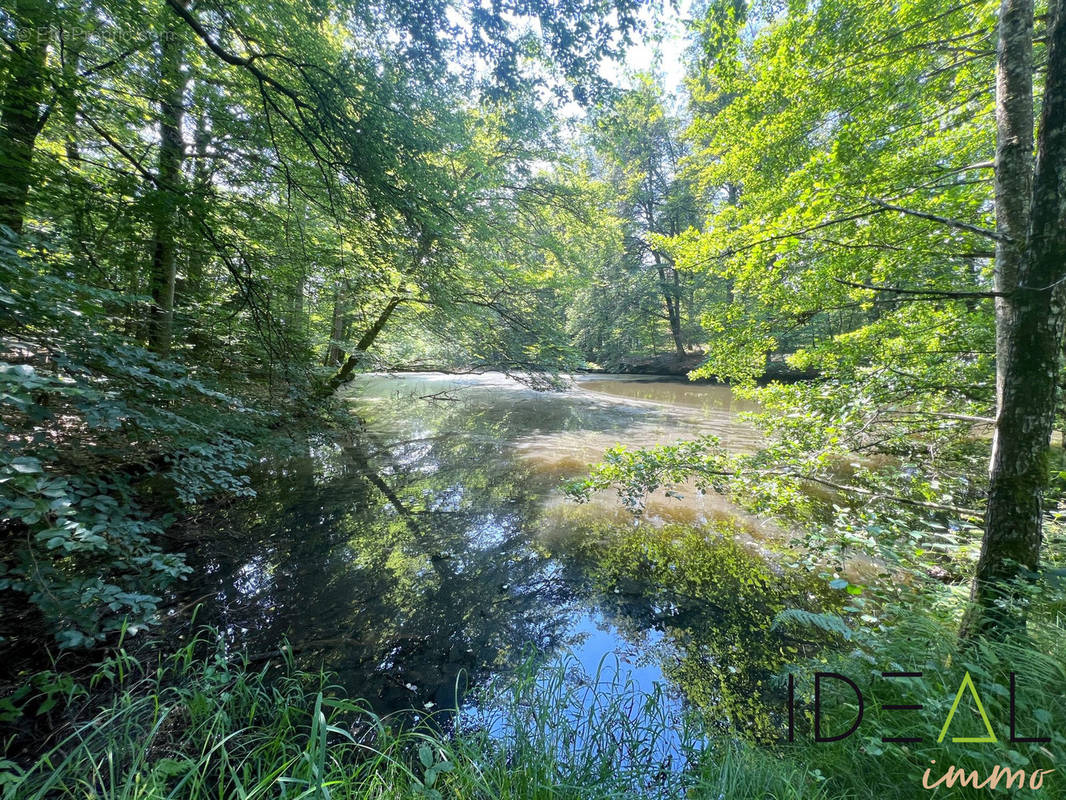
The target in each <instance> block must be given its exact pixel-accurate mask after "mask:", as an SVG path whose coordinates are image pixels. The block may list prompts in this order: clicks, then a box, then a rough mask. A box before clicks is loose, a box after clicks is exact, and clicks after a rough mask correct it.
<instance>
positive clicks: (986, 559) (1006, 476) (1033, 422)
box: [963, 0, 1066, 635]
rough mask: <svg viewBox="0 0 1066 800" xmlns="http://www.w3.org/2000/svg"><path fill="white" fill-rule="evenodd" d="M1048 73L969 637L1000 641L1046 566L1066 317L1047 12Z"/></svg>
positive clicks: (1057, 61)
mask: <svg viewBox="0 0 1066 800" xmlns="http://www.w3.org/2000/svg"><path fill="white" fill-rule="evenodd" d="M1048 16H1049V23H1048V36H1047V38H1048V65H1047V72H1046V75H1047V77H1046V81H1045V86H1044V101H1043V112H1042V115H1041V120H1040V138H1039V141H1038V143H1037V162H1036V172H1035V175H1034V178H1033V184H1032V200H1031V209H1032V222H1031V225H1030V229H1029V246H1028V250H1027V252H1026V254H1025V257H1024V258H1023V259H1022V260H1021V262H1020V265H1019V266H1020V269H1019V272H1018V276H1017V277H1018V281H1017V282H1018V285H1017V289H1016V290H1015V293H1014V303H1013V312H1012V316H1011V325H1010V332H1009V352H1008V359H1007V365H1006V370H1005V374H1004V376H1003V401H1002V404H1001V407H1000V411H999V414H998V417H997V422H996V428H997V432H998V434H999V437H998V438H999V446H998V448H997V449H996V452H995V457H994V459H993V461H992V471H991V480H990V483H989V490H988V509H987V512H986V516H985V534H984V541H983V542H982V545H981V556H980V559H979V561H978V564H977V574H976V577H975V579H974V586H973V593H972V599H973V601H974V602H973V605H972V606H971V610H970V613H969V616H968V619H967V620H966V624H965V625H964V629H963V632H964V634H965V635H972V634H975V633H995V634H997V635H1003V633H1004V632H1006V631H1009V630H1010V629H1011V628H1013V627H1016V626H1018V625H1019V624H1024V611H1023V610H1022V607H1021V606H1019V605H1016V604H1017V603H1020V602H1021V601H1022V600H1023V598H1022V597H1021V596H1020V595H1019V593H1018V592H1017V591H1016V590H1015V588H1014V586H1015V585H1016V584H1015V583H1014V582H1015V581H1016V580H1017V579H1019V578H1025V577H1026V575H1027V574H1028V573H1030V572H1033V571H1035V570H1036V569H1037V568H1038V567H1039V564H1040V548H1041V542H1042V527H1041V523H1042V516H1043V515H1042V511H1043V509H1042V499H1043V492H1044V490H1045V488H1046V487H1047V482H1048V469H1049V457H1050V452H1051V432H1052V429H1053V427H1054V423H1055V408H1056V403H1055V393H1056V390H1057V388H1058V374H1059V352H1060V349H1061V347H1062V337H1063V330H1064V323H1066V315H1064V301H1066V184H1064V180H1066V18H1064V15H1063V0H1052V2H1051V3H1050V5H1049V9H1048Z"/></svg>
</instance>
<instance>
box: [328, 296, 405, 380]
mask: <svg viewBox="0 0 1066 800" xmlns="http://www.w3.org/2000/svg"><path fill="white" fill-rule="evenodd" d="M402 299H403V298H401V297H393V298H391V299H390V300H389V302H388V303H387V304H386V306H385V308H384V309H383V310H382V312H381V313H380V314H379V315H378V318H377V319H376V320H374V324H373V325H371V326H370V328H369V329H368V330H367V332H366V333H364V334H363V336H362V338H361V339H360V340H359V341H358V342H357V343H356V345H355V350H353V351H352V354H351V355H350V356H348V359H347V360H346V361H345V362H344V364H343V365H342V366H341V368H340V369H339V370H337V373H336V374H335V375H334V376H333V377H332V378H330V379H329V383H328V384H327V385H328V386H329V388H330V389H331V390H334V389H336V388H337V387H339V386H340V385H341V384H343V383H347V382H348V381H350V380H351V379H352V373H353V372H354V371H355V368H356V367H357V366H359V362H360V361H362V360H363V356H364V355H366V351H367V350H369V349H370V346H371V345H372V344H374V340H375V339H377V338H378V334H380V333H381V331H382V329H383V328H384V327H385V323H386V322H388V321H389V317H391V316H392V312H393V311H395V310H396V307H397V306H398V305H400V302H401V301H402Z"/></svg>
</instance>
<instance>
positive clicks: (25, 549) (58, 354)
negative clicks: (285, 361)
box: [0, 243, 264, 647]
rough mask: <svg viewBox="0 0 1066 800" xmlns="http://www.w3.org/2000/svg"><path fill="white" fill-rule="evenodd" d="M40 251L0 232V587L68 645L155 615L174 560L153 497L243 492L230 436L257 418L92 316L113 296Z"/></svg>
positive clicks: (245, 455) (239, 435)
mask: <svg viewBox="0 0 1066 800" xmlns="http://www.w3.org/2000/svg"><path fill="white" fill-rule="evenodd" d="M50 258H53V256H52V255H51V254H49V253H47V252H44V251H41V252H38V253H36V254H28V255H27V256H23V255H20V254H19V253H17V252H16V251H15V248H14V245H12V244H10V243H6V244H3V245H0V275H2V279H0V284H2V288H0V325H2V328H3V332H4V334H5V337H6V338H5V345H6V356H7V358H8V359H10V360H9V361H6V362H4V363H2V364H0V381H2V386H3V391H2V395H0V400H2V406H0V425H2V428H0V431H2V433H3V434H4V436H5V439H6V446H5V452H4V455H3V457H2V459H0V509H2V515H3V518H4V523H3V530H4V543H3V551H4V556H5V564H4V565H3V566H2V567H0V569H2V577H0V591H3V592H4V594H5V595H6V596H7V598H8V599H6V600H5V603H7V602H14V601H15V598H16V597H22V598H25V599H28V600H29V602H30V603H32V604H33V605H34V606H35V607H36V608H37V610H38V611H39V612H40V613H41V614H42V615H43V618H44V620H45V623H46V626H47V627H48V629H50V630H51V631H52V632H53V633H54V634H55V636H56V638H57V640H58V641H59V643H60V645H61V646H62V647H82V646H87V645H91V644H93V643H95V642H98V641H100V640H102V639H104V638H105V637H106V636H108V635H110V634H113V633H114V632H116V631H118V630H119V629H121V628H122V627H123V625H128V626H129V627H130V629H131V630H133V631H136V630H137V629H138V628H140V627H143V626H144V625H145V624H147V623H148V622H150V621H151V620H153V619H154V617H155V613H156V610H157V606H158V603H159V600H160V595H161V593H162V591H163V590H164V589H165V587H166V586H167V585H168V584H169V583H170V582H171V581H173V580H174V579H176V578H179V577H181V576H182V575H183V574H184V573H186V572H187V571H188V569H187V568H186V567H185V566H184V563H183V560H182V558H181V557H180V556H179V555H176V554H168V553H164V552H163V550H161V549H160V547H159V546H158V544H157V540H158V537H159V535H160V534H161V533H162V532H163V530H164V528H165V527H166V525H167V524H168V523H169V519H168V518H167V517H166V516H161V515H160V514H159V513H158V512H155V513H153V508H152V505H153V504H158V503H159V502H160V500H161V498H165V497H167V496H168V495H169V494H171V493H173V495H174V496H175V497H176V499H177V500H178V501H180V502H183V503H194V502H197V501H198V500H201V499H204V498H206V497H209V496H211V495H212V494H215V493H219V492H226V493H230V494H238V495H239V494H248V493H250V491H251V490H250V488H249V485H248V478H247V476H246V473H245V471H244V470H245V468H246V467H247V466H248V463H249V448H250V446H251V445H250V442H249V440H248V439H247V438H244V437H247V436H249V435H250V432H251V431H252V430H253V428H254V426H255V425H256V424H261V422H260V421H261V420H262V419H263V418H264V417H263V414H262V413H261V412H256V411H253V410H252V409H251V408H249V407H247V406H245V405H244V403H243V402H241V401H240V400H238V399H237V398H236V397H235V396H231V395H228V394H225V393H223V392H222V391H220V390H219V389H218V388H216V386H217V384H216V382H215V379H214V377H213V376H212V375H211V374H210V372H209V371H207V370H203V369H199V370H195V369H190V368H188V367H185V366H183V365H181V364H179V363H176V362H173V361H168V360H164V359H161V358H159V357H158V356H156V355H154V354H152V353H149V352H148V351H146V350H143V349H141V348H138V347H135V346H132V345H129V344H127V343H125V342H124V340H123V339H122V337H121V336H119V335H117V333H115V332H113V331H111V330H108V328H107V326H106V325H101V320H102V319H106V313H107V308H108V306H109V305H111V304H113V303H115V302H116V300H117V298H116V297H115V296H114V295H113V294H112V293H110V292H106V291H100V290H95V289H92V288H91V287H87V286H85V285H82V284H79V283H75V282H73V281H69V280H64V279H62V278H59V277H56V276H55V275H52V274H49V272H47V271H46V269H47V265H48V263H49V259H50ZM12 362H16V363H12ZM17 362H21V363H17ZM153 477H158V478H159V479H161V481H162V482H161V483H158V484H157V485H155V486H152V485H151V483H152V482H151V479H152V478H153ZM146 503H147V504H146Z"/></svg>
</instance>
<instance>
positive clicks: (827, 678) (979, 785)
mask: <svg viewBox="0 0 1066 800" xmlns="http://www.w3.org/2000/svg"><path fill="white" fill-rule="evenodd" d="M881 677H882V678H883V679H884V680H886V681H893V680H901V679H902V680H911V681H914V680H917V681H921V680H922V677H923V673H921V672H882V673H881ZM831 681H835V682H837V684H838V685H841V684H842V685H843V686H845V687H847V688H848V689H850V690H851V692H853V693H854V695H855V701H856V709H857V713H856V716H855V718H854V720H852V721H851V725H850V727H848V728H847V729H846V730H844V731H842V732H829V731H826V730H825V725H824V717H823V708H824V698H823V686H824V685H826V684H827V683H828V682H831ZM1017 694H1018V678H1017V675H1016V674H1015V673H1014V672H1011V673H1010V689H1009V693H1008V697H1009V713H1008V720H1007V734H1008V735H1007V737H1006V739H1005V741H1006V742H1007V743H1009V744H1019V743H1029V744H1046V743H1048V742H1050V741H1051V739H1050V738H1049V737H1046V736H1022V735H1020V734H1019V732H1018V727H1019V726H1018V719H1017V717H1018V713H1017V709H1018V705H1017ZM966 697H969V699H970V701H971V702H972V705H973V707H974V708H975V709H976V711H977V716H978V717H979V718H980V722H981V726H982V728H983V732H982V734H981V735H977V736H974V735H965V736H963V735H953V736H952V735H950V733H951V730H952V722H953V721H954V720H955V719H956V714H957V712H958V711H959V706H960V705H961V704H962V702H963V699H964V698H966ZM923 708H924V706H923V705H922V704H916V703H883V704H881V705H880V706H879V710H880V711H882V712H892V713H893V714H894V713H897V712H901V713H905V712H911V713H914V712H920V711H922V710H923ZM865 712H866V699H865V698H864V696H863V693H862V690H861V689H859V687H858V685H857V684H856V683H855V681H853V680H852V679H851V678H849V677H847V676H846V675H841V674H840V673H839V672H815V673H814V715H813V725H812V733H813V736H814V741H815V742H818V743H827V742H839V741H843V740H844V739H847V738H848V737H849V736H852V735H853V734H855V733H856V732H857V731H859V728H860V726H861V725H862V722H863V717H864V715H865ZM932 733H933V731H930V736H928V737H923V736H914V735H910V736H898V735H897V736H893V735H883V736H881V737H880V738H881V741H882V742H885V743H892V744H918V743H922V742H926V741H932V740H933V737H932V735H931V734H932ZM795 739H796V682H795V676H794V675H792V674H791V673H790V674H789V676H788V741H790V742H793V741H795ZM945 740H948V741H950V742H953V743H959V744H985V745H988V744H993V745H994V744H1000V743H1001V739H1000V736H997V734H996V730H995V728H994V726H993V724H992V720H991V719H990V718H989V714H988V712H987V711H986V709H985V704H984V703H983V702H982V701H981V696H980V694H979V693H978V691H977V686H976V685H975V684H974V680H973V678H972V677H971V676H970V673H969V672H966V674H965V675H964V676H963V679H962V682H961V683H960V684H959V689H958V691H957V692H956V693H955V699H954V701H953V702H952V704H951V709H950V710H949V711H948V713H947V716H946V717H945V718H944V722H943V724H942V725H941V726H940V729H939V733H938V735H936V738H935V741H936V743H937V744H942V743H943V742H944V741H945ZM1045 752H1046V751H1045ZM936 763H937V762H936V759H930V764H931V766H930V767H928V768H926V770H925V772H924V773H923V774H922V778H921V784H922V786H923V788H925V789H936V788H938V787H940V786H945V787H948V788H953V787H955V786H960V787H972V788H975V789H985V788H988V789H998V788H1005V789H1014V788H1019V789H1020V788H1024V787H1028V788H1029V789H1033V790H1038V789H1041V788H1043V785H1044V778H1045V776H1047V775H1049V774H1051V773H1052V772H1055V770H1054V769H1030V770H1029V771H1028V772H1027V771H1026V770H1024V769H1013V768H1008V767H1004V766H1000V765H996V766H995V767H993V769H992V770H991V772H990V773H989V774H988V775H987V776H986V777H984V778H982V777H981V775H980V773H979V772H978V770H969V771H967V770H965V769H961V768H959V767H957V766H955V765H949V766H948V767H947V769H946V770H943V773H942V774H940V776H939V777H938V778H935V779H934V773H940V772H941V769H942V768H939V767H937V766H936Z"/></svg>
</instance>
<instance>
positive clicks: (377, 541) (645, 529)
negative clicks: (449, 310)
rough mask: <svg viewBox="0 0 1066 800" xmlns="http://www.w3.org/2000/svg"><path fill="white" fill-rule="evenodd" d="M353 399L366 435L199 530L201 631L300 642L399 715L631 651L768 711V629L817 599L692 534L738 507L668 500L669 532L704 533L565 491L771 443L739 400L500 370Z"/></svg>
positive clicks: (367, 386) (262, 649)
mask: <svg viewBox="0 0 1066 800" xmlns="http://www.w3.org/2000/svg"><path fill="white" fill-rule="evenodd" d="M590 390H591V391H590ZM348 400H349V401H350V402H351V404H352V408H353V412H358V414H359V415H360V416H361V417H363V418H364V419H365V420H366V430H365V432H364V433H363V434H361V435H359V436H356V437H352V438H351V439H350V440H347V441H339V442H338V441H332V440H329V441H327V440H311V441H307V442H303V443H300V444H299V446H298V448H297V449H298V451H299V452H298V453H297V454H295V455H293V456H291V457H287V458H286V457H283V456H281V455H279V456H278V457H277V458H275V459H272V460H271V461H269V462H268V463H264V465H263V476H262V479H261V481H260V484H259V486H260V488H259V491H260V494H259V496H258V498H256V499H255V500H254V501H251V502H248V503H243V504H239V505H237V506H234V507H231V508H230V509H228V510H225V511H223V512H220V513H219V514H217V515H215V516H214V517H212V518H211V519H210V520H207V521H205V522H204V523H203V524H202V525H203V530H202V531H199V532H194V534H198V535H199V537H200V540H201V542H203V544H202V545H201V546H200V547H199V548H198V552H199V557H200V558H201V559H202V560H201V563H199V564H194V566H195V567H196V572H195V578H194V579H192V580H191V583H192V586H190V588H189V591H188V594H189V596H190V597H202V596H206V597H207V600H206V601H205V603H206V605H205V609H204V610H203V612H202V613H201V615H200V617H199V620H198V621H200V622H207V623H210V624H215V625H217V626H218V627H219V628H220V629H221V630H223V631H224V632H225V633H226V634H227V635H228V637H229V638H230V639H231V640H232V641H233V642H234V643H235V644H236V645H239V646H241V647H244V648H246V649H247V650H248V652H250V653H252V655H253V658H255V657H256V656H257V654H259V653H264V654H266V653H269V652H271V651H272V649H273V648H275V647H276V646H277V644H278V643H279V642H280V641H281V640H282V639H283V638H287V639H288V640H289V641H290V642H292V644H293V648H294V651H295V654H296V656H297V658H298V659H299V660H306V661H307V662H308V663H310V664H315V665H317V664H318V663H322V664H324V666H325V667H327V668H328V669H331V670H334V671H336V672H337V673H339V675H340V677H341V679H342V681H343V682H344V683H345V684H346V686H347V688H348V689H349V691H351V692H352V693H354V694H356V695H359V696H363V697H365V698H367V700H369V701H370V702H371V703H372V704H373V705H374V707H375V708H376V709H377V710H378V711H381V712H388V711H393V710H400V709H408V708H434V707H444V708H448V707H452V706H453V705H454V703H455V701H456V688H457V687H458V688H459V689H460V690H461V689H463V687H464V686H476V685H480V684H482V683H484V682H485V681H486V680H488V679H489V678H490V677H491V676H493V675H496V674H502V673H506V672H507V670H508V668H509V667H512V666H514V665H515V664H517V663H518V662H519V661H520V660H521V659H522V658H523V657H524V656H526V655H528V654H529V653H531V652H533V653H537V654H539V655H540V656H543V657H547V656H550V655H551V654H552V653H554V652H557V651H558V650H559V649H560V648H562V647H564V646H565V647H569V648H571V649H572V650H573V652H574V653H575V655H576V657H577V658H578V660H579V661H580V662H581V663H582V664H583V665H585V666H586V668H588V669H590V670H591V669H592V668H594V667H595V666H596V665H597V664H598V663H599V661H600V660H601V658H603V657H604V656H605V655H609V654H615V655H618V656H619V657H621V658H622V659H623V661H624V662H626V663H628V664H629V665H630V666H631V667H632V668H633V673H632V679H633V680H635V681H637V682H638V683H640V684H642V685H643V687H644V688H646V689H650V688H651V686H652V684H653V683H655V682H662V683H669V684H671V686H672V691H673V692H675V693H676V692H678V691H679V692H680V693H681V694H682V695H683V696H684V697H686V698H687V699H688V700H689V701H691V702H696V703H698V704H700V705H704V706H707V707H708V708H712V707H713V708H716V709H718V711H716V712H715V713H721V714H724V715H725V717H728V718H730V719H731V720H741V721H744V722H745V724H747V722H748V721H749V720H752V719H756V717H757V714H756V711H757V709H756V706H757V705H758V701H759V699H760V697H762V696H763V695H764V694H765V692H764V688H765V687H764V683H765V680H766V677H767V675H768V674H769V673H768V670H769V669H772V667H773V666H774V664H775V663H776V662H775V661H774V659H775V658H779V656H780V653H781V652H782V650H781V642H779V641H777V640H776V638H775V634H774V633H773V632H771V631H770V629H769V622H770V620H771V619H772V617H773V614H774V613H775V612H776V610H778V609H779V608H781V607H783V605H782V604H783V603H785V602H787V601H788V598H790V597H793V596H798V595H800V594H802V593H803V592H804V591H806V589H805V587H801V586H800V585H799V583H798V582H797V581H795V580H793V579H791V578H787V576H783V575H781V574H778V573H779V572H780V570H776V571H775V569H774V568H772V567H771V566H769V565H768V564H767V563H764V562H763V561H762V560H761V559H760V558H759V557H758V556H757V555H755V554H754V553H753V552H752V551H750V550H748V549H747V545H745V544H743V543H740V542H739V540H734V539H732V538H730V539H728V540H726V539H721V537H718V538H714V537H711V538H710V539H709V538H708V534H707V533H706V532H705V530H706V529H705V528H699V529H698V528H695V527H691V526H703V525H705V524H706V523H708V522H713V521H715V520H721V519H727V518H734V517H736V516H737V514H736V510H735V509H733V508H732V507H731V506H730V505H729V504H728V503H727V502H726V501H725V500H724V499H723V498H718V497H712V496H701V495H698V494H696V493H692V494H691V495H690V496H689V497H687V498H686V500H685V501H684V502H682V503H678V502H676V501H669V504H668V503H665V502H664V503H661V504H659V505H655V504H653V505H652V506H650V511H649V514H648V518H649V519H650V520H651V522H665V523H678V522H683V523H685V524H686V526H687V527H681V526H679V525H676V524H674V525H672V526H669V525H668V526H666V527H659V528H656V527H654V526H653V525H649V524H643V525H641V526H634V523H633V520H632V519H631V518H629V517H628V516H627V515H626V514H625V513H624V512H623V511H621V510H620V509H619V508H618V505H617V503H615V502H613V501H612V500H611V499H610V498H603V499H602V502H600V503H598V504H597V503H594V504H592V505H586V506H575V505H573V504H571V503H569V502H568V501H566V500H564V499H563V498H562V496H561V494H560V493H559V490H558V486H559V482H560V479H561V478H563V477H574V476H576V475H578V474H580V473H581V472H582V471H583V470H584V469H585V468H586V467H587V465H588V464H590V463H592V462H594V461H596V460H598V458H599V457H600V456H601V454H602V452H603V450H604V449H606V448H607V447H610V446H612V445H614V444H616V443H620V442H621V443H625V444H627V445H631V446H641V445H650V444H656V443H661V442H664V441H672V440H676V439H680V438H684V437H692V436H694V435H696V434H700V433H714V434H716V435H718V436H720V437H721V438H722V441H723V442H724V443H725V444H726V445H727V446H729V447H735V448H748V447H752V446H754V445H755V444H756V443H757V436H756V434H755V432H754V431H752V430H751V429H750V428H748V427H747V426H746V425H744V424H742V423H740V422H738V421H737V420H736V419H735V418H734V417H733V412H735V411H736V410H737V407H736V405H735V403H734V401H733V400H732V399H731V395H730V394H729V391H728V389H725V388H724V387H709V386H708V387H694V386H688V385H684V384H676V383H671V384H666V383H656V382H653V381H649V380H647V379H644V380H628V379H625V380H623V379H618V378H607V377H601V376H597V377H591V378H587V379H582V380H581V381H580V382H579V384H578V385H576V386H575V387H574V388H572V389H571V390H570V391H568V392H563V393H555V394H546V393H537V392H533V391H531V390H528V389H526V388H525V387H523V386H522V385H520V384H518V383H516V382H514V381H511V380H509V379H507V378H504V377H502V376H492V375H489V376H470V377H463V378H455V377H447V376H441V375H422V376H407V377H399V378H397V377H384V376H367V377H365V378H363V379H362V380H360V381H359V383H358V384H357V385H356V386H355V387H354V388H353V389H352V390H351V391H350V396H349V398H348ZM740 524H741V525H742V526H743V527H744V528H745V529H746V532H747V533H748V534H754V535H755V536H756V537H763V536H767V535H772V533H773V531H770V530H767V529H765V528H764V527H763V526H760V525H759V524H758V523H756V522H754V521H752V520H741V523H740ZM759 719H762V718H761V717H760V718H759ZM760 724H761V723H760ZM766 724H769V723H766Z"/></svg>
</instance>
